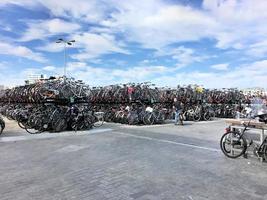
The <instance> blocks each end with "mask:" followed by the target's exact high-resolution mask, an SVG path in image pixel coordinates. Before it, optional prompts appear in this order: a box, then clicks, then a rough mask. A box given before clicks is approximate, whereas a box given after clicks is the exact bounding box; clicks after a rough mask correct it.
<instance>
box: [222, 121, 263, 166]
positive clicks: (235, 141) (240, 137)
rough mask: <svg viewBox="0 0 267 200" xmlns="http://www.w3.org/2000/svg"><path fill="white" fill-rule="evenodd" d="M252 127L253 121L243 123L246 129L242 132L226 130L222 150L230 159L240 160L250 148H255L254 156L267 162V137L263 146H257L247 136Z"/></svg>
mask: <svg viewBox="0 0 267 200" xmlns="http://www.w3.org/2000/svg"><path fill="white" fill-rule="evenodd" d="M250 125H251V120H250V121H249V122H248V123H243V126H244V129H242V131H240V129H238V130H237V129H233V130H230V129H229V128H228V129H226V133H225V134H224V135H223V136H222V137H221V141H220V147H221V150H222V152H223V153H224V155H226V156H227V157H229V158H238V157H240V156H242V155H244V156H245V155H246V151H247V149H248V147H253V153H254V155H255V156H257V157H258V158H262V159H264V160H265V161H267V136H266V137H265V138H264V140H263V142H262V143H261V144H257V143H256V142H255V141H253V139H250V138H249V137H248V136H247V135H246V134H245V133H246V131H248V130H249V127H250Z"/></svg>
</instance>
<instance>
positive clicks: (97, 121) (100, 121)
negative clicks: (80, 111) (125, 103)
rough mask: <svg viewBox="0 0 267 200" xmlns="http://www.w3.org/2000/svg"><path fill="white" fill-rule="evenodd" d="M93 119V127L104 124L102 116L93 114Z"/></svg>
mask: <svg viewBox="0 0 267 200" xmlns="http://www.w3.org/2000/svg"><path fill="white" fill-rule="evenodd" d="M94 118H95V120H94V124H93V126H94V127H96V128H97V127H100V126H102V125H103V124H104V116H97V117H96V116H94Z"/></svg>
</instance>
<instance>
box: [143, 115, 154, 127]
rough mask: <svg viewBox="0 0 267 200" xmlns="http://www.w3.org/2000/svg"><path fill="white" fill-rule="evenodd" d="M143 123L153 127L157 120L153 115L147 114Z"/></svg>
mask: <svg viewBox="0 0 267 200" xmlns="http://www.w3.org/2000/svg"><path fill="white" fill-rule="evenodd" d="M143 122H144V124H145V125H152V124H154V122H155V118H154V116H153V114H152V113H146V114H145V115H144V117H143Z"/></svg>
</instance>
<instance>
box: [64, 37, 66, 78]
mask: <svg viewBox="0 0 267 200" xmlns="http://www.w3.org/2000/svg"><path fill="white" fill-rule="evenodd" d="M64 79H66V42H64Z"/></svg>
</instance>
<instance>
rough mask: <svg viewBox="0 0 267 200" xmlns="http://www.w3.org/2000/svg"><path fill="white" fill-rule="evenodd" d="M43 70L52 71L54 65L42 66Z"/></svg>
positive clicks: (54, 68)
mask: <svg viewBox="0 0 267 200" xmlns="http://www.w3.org/2000/svg"><path fill="white" fill-rule="evenodd" d="M43 70H44V71H50V72H54V71H55V70H56V67H54V66H50V65H49V66H45V67H43Z"/></svg>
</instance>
